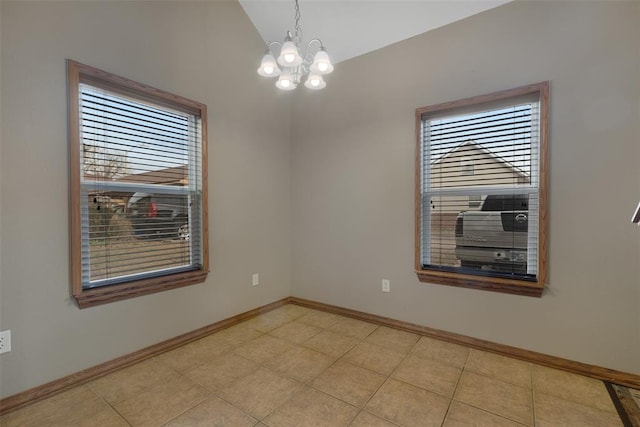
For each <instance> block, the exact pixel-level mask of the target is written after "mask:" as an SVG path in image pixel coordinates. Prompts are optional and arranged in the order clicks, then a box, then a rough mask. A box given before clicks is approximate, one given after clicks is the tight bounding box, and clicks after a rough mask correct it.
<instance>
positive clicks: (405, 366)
mask: <svg viewBox="0 0 640 427" xmlns="http://www.w3.org/2000/svg"><path fill="white" fill-rule="evenodd" d="M461 372H462V370H460V369H458V368H454V367H453V366H449V365H445V364H444V363H441V362H438V361H437V360H435V359H423V358H420V357H417V356H413V355H409V356H407V357H406V358H405V359H404V360H403V361H402V362H401V363H400V365H399V366H398V367H397V368H396V370H395V371H394V373H393V375H392V376H393V378H395V379H398V380H401V381H404V382H407V383H409V384H412V385H415V386H418V387H422V388H424V389H427V390H429V391H433V392H434V393H438V394H441V395H443V396H445V397H448V398H451V396H453V391H454V390H455V388H456V385H457V384H458V379H459V378H460V374H461Z"/></svg>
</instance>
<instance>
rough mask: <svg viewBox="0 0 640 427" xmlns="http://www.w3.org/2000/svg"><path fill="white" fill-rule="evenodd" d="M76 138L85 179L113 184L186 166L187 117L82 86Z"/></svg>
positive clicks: (189, 135) (187, 152)
mask: <svg viewBox="0 0 640 427" xmlns="http://www.w3.org/2000/svg"><path fill="white" fill-rule="evenodd" d="M80 101H81V102H80V105H81V136H82V144H83V151H84V158H83V162H84V168H85V174H88V175H94V176H98V177H101V178H107V179H117V178H119V177H122V176H125V175H131V174H139V173H143V172H150V171H155V170H160V169H166V168H171V167H177V166H182V165H186V164H187V163H188V161H189V158H188V157H189V139H190V138H193V136H192V135H191V133H192V132H193V129H192V127H191V126H190V123H189V116H188V115H187V114H185V113H181V112H177V111H172V110H169V109H159V108H156V107H153V106H150V105H147V104H144V103H141V102H139V101H133V100H130V99H127V98H125V97H124V96H122V95H119V94H112V93H109V92H107V91H104V90H101V89H97V88H95V87H92V86H89V85H86V84H82V85H81V91H80Z"/></svg>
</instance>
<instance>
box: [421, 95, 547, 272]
mask: <svg viewBox="0 0 640 427" xmlns="http://www.w3.org/2000/svg"><path fill="white" fill-rule="evenodd" d="M537 111H538V107H537V105H536V103H532V102H529V101H527V102H522V103H516V102H514V105H512V106H500V107H498V108H493V109H486V110H483V109H482V107H481V106H480V107H479V108H478V111H476V112H469V111H468V109H467V111H466V112H465V113H464V114H451V115H448V116H447V115H438V116H437V117H436V118H430V117H429V116H426V117H423V121H422V125H423V128H422V137H423V146H422V164H423V173H422V194H423V202H422V216H421V217H422V236H421V240H422V254H421V260H422V263H423V266H424V267H426V268H430V269H440V270H451V271H461V272H470V273H473V274H487V275H495V276H501V275H504V274H509V275H513V274H516V275H518V276H520V277H521V278H524V279H528V278H529V277H531V276H532V277H535V273H536V260H535V259H534V258H533V257H532V254H536V253H537V248H536V244H537V232H538V230H537V218H536V217H535V216H536V215H537V210H536V209H534V210H532V212H529V203H530V202H529V200H530V199H531V198H532V199H533V200H534V202H536V201H537V188H536V185H537V182H538V179H537V177H536V174H537V173H538V170H537V167H538V158H537V156H538V149H537V144H538V141H537V136H538V132H537V129H536V128H537V126H538V119H537ZM531 215H533V217H532V218H530V216H531ZM530 224H531V225H533V227H531V226H530Z"/></svg>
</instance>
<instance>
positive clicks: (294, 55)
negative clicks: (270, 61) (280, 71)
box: [278, 35, 302, 67]
mask: <svg viewBox="0 0 640 427" xmlns="http://www.w3.org/2000/svg"><path fill="white" fill-rule="evenodd" d="M278 64H280V65H282V66H283V67H297V66H298V65H300V64H302V57H301V56H300V55H299V54H298V48H297V47H296V45H295V44H294V43H293V40H291V37H290V36H289V35H287V37H286V38H285V41H284V43H283V45H282V49H280V56H279V57H278Z"/></svg>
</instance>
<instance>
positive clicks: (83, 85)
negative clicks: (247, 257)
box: [68, 61, 207, 306]
mask: <svg viewBox="0 0 640 427" xmlns="http://www.w3.org/2000/svg"><path fill="white" fill-rule="evenodd" d="M68 68H69V81H70V85H69V86H70V95H69V96H70V123H71V126H70V129H71V133H72V136H71V146H72V215H71V216H72V264H73V273H72V274H73V280H72V283H73V285H72V287H73V291H74V296H76V299H77V300H78V302H79V303H80V305H81V306H83V304H87V305H91V304H92V303H93V302H94V300H96V301H98V303H102V302H108V301H107V300H108V299H111V298H113V296H114V295H115V296H116V299H122V298H126V297H131V296H137V295H140V294H144V293H149V292H157V291H158V290H163V289H168V288H172V287H176V286H182V285H186V284H191V283H197V282H198V281H202V280H204V275H206V270H207V238H206V234H207V233H206V180H204V179H203V176H204V171H205V170H206V164H205V163H204V161H205V156H204V153H205V151H204V149H203V148H204V147H205V142H206V135H205V130H206V124H205V121H206V107H205V106H204V105H202V104H199V103H196V102H194V101H190V100H187V99H183V98H181V97H178V96H175V95H171V94H167V93H165V92H162V91H159V90H157V89H153V88H149V87H148V86H145V85H141V84H138V83H135V82H132V81H129V80H126V79H123V78H120V77H117V76H113V75H111V74H109V73H105V72H102V71H100V70H96V69H93V68H90V67H87V66H84V65H82V64H77V63H74V62H72V61H70V62H69V64H68ZM72 87H73V90H72ZM105 295H109V297H108V298H106V299H105Z"/></svg>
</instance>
